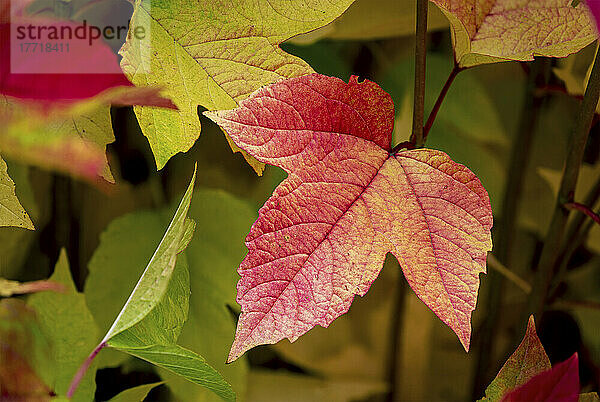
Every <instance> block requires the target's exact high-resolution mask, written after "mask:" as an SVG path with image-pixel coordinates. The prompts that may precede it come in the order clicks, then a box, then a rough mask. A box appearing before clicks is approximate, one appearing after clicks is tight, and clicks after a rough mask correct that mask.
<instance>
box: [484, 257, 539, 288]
mask: <svg viewBox="0 0 600 402" xmlns="http://www.w3.org/2000/svg"><path fill="white" fill-rule="evenodd" d="M487 263H488V266H489V267H490V268H492V269H493V270H494V271H496V272H498V273H499V274H500V275H502V276H504V277H505V278H506V279H508V280H509V281H511V282H512V283H514V284H515V285H517V286H518V287H519V288H520V289H521V290H522V291H523V292H525V293H526V294H530V293H531V285H530V284H529V283H528V282H527V281H526V280H525V279H523V278H521V277H520V276H519V275H517V274H515V273H514V272H513V271H511V270H510V269H508V268H506V267H505V266H504V265H503V264H502V263H501V262H500V261H498V259H497V258H496V257H495V256H494V255H493V254H488V256H487Z"/></svg>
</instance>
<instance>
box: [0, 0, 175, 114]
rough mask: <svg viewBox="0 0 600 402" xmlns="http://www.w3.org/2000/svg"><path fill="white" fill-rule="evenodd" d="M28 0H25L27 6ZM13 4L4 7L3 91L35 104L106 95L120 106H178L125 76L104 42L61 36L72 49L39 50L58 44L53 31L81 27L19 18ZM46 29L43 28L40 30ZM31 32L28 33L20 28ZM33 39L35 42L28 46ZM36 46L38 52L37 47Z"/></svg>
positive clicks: (0, 44)
mask: <svg viewBox="0 0 600 402" xmlns="http://www.w3.org/2000/svg"><path fill="white" fill-rule="evenodd" d="M25 3H26V2H24V4H25ZM9 12H10V7H9V6H6V5H5V6H3V7H2V8H0V94H3V95H6V96H11V97H14V98H18V99H22V100H30V101H35V102H36V103H37V104H39V105H42V106H45V107H46V108H50V106H60V107H68V106H70V105H71V104H73V103H74V102H76V101H79V100H83V99H87V98H92V97H95V96H97V95H99V94H101V93H104V92H105V91H107V90H110V89H118V91H116V92H112V93H109V94H107V93H104V94H103V100H106V101H108V102H110V103H114V104H119V105H144V106H156V107H166V108H171V109H176V106H175V105H174V104H173V102H172V101H171V100H169V99H166V98H163V97H162V96H160V94H159V89H157V88H136V87H134V85H133V84H132V83H131V82H130V81H129V80H128V79H127V77H125V75H124V74H123V71H122V70H121V67H120V66H119V62H118V59H117V55H115V54H114V53H113V52H112V50H111V48H110V47H109V46H108V45H107V44H106V43H105V42H104V41H102V40H94V41H91V42H90V40H89V39H88V38H87V37H86V38H85V39H80V38H77V37H75V36H73V37H71V38H70V39H68V40H63V41H62V45H61V46H63V48H65V47H66V46H69V51H58V50H57V51H47V50H46V51H40V50H41V49H40V46H41V45H40V43H44V44H46V43H50V44H52V43H54V42H56V40H55V39H56V38H53V37H51V35H52V33H51V32H53V31H52V30H56V32H62V30H63V29H70V30H72V31H75V30H76V29H77V28H82V25H78V24H76V23H74V22H70V21H59V20H51V19H48V18H44V19H40V18H31V17H28V16H23V15H21V13H20V14H19V15H18V16H15V17H13V18H11V16H10V15H9ZM11 26H12V27H13V29H14V28H15V26H17V27H33V28H32V29H33V31H32V32H33V35H38V34H41V35H42V36H41V37H39V38H37V36H36V38H37V39H36V40H35V41H34V40H33V39H30V38H28V37H26V38H25V39H20V37H19V36H18V35H14V33H13V35H14V36H11ZM37 28H43V31H37ZM21 32H29V31H21ZM53 39H54V40H53ZM32 42H35V43H34V44H30V43H32ZM34 45H35V46H36V48H35V49H36V50H35V51H34V48H33V46H34Z"/></svg>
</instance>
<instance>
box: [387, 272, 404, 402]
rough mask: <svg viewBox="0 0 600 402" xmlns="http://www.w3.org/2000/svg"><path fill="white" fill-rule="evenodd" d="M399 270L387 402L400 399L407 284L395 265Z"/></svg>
mask: <svg viewBox="0 0 600 402" xmlns="http://www.w3.org/2000/svg"><path fill="white" fill-rule="evenodd" d="M396 265H397V267H395V268H398V269H399V271H400V272H399V273H398V280H397V281H396V283H397V288H396V300H395V303H394V305H393V306H392V314H393V315H392V317H391V335H390V342H391V347H390V356H391V357H390V366H389V369H388V382H389V384H390V392H389V393H388V397H387V401H388V402H392V401H397V400H399V398H400V391H401V390H400V380H401V373H400V371H401V370H400V366H401V365H402V361H401V360H402V350H401V349H402V348H401V343H402V324H403V317H404V309H405V304H406V291H407V289H408V283H407V282H406V279H405V278H404V275H403V274H402V268H401V267H400V264H396Z"/></svg>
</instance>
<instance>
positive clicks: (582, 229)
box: [549, 177, 600, 294]
mask: <svg viewBox="0 0 600 402" xmlns="http://www.w3.org/2000/svg"><path fill="white" fill-rule="evenodd" d="M598 199H600V177H598V179H597V180H596V183H595V184H594V185H593V186H592V188H591V189H590V190H589V192H588V194H587V195H586V196H585V199H584V203H585V204H586V205H595V204H596V202H597V201H598ZM585 218H586V215H584V214H576V215H575V216H574V217H573V220H572V221H571V224H570V225H569V228H568V229H567V236H566V238H565V241H564V242H563V246H562V249H563V250H564V251H563V252H562V253H561V257H560V259H559V261H557V263H556V265H557V266H558V269H555V272H556V274H555V275H554V279H553V283H552V287H551V289H552V290H551V291H550V292H549V294H552V293H554V291H555V290H556V289H557V288H558V285H559V284H560V282H561V281H562V279H563V278H564V276H565V274H566V272H567V265H568V264H569V261H570V260H571V257H572V256H573V253H574V252H575V250H577V249H578V248H579V246H581V245H582V244H583V242H584V241H585V239H586V237H587V234H588V233H589V231H590V230H591V229H592V226H593V224H594V222H593V221H590V222H589V223H588V224H587V225H585V224H584V220H585Z"/></svg>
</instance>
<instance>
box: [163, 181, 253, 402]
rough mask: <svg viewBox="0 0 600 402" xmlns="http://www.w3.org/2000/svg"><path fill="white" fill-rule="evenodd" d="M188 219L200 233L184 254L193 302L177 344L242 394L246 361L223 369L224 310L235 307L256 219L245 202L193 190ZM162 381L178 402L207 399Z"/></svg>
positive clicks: (227, 339) (230, 330)
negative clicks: (249, 234)
mask: <svg viewBox="0 0 600 402" xmlns="http://www.w3.org/2000/svg"><path fill="white" fill-rule="evenodd" d="M189 215H190V217H192V218H193V219H194V220H196V221H197V222H198V231H197V233H196V235H195V236H194V238H193V239H192V241H191V242H190V245H189V246H188V248H187V249H186V255H187V258H188V262H189V266H190V269H191V291H192V292H191V299H190V312H189V318H188V321H187V322H186V323H185V326H184V328H183V331H182V333H181V337H180V339H179V340H180V344H181V345H183V346H185V347H187V348H189V349H192V350H194V351H196V352H198V353H200V354H201V355H202V356H203V357H204V358H206V360H207V361H208V362H209V363H210V364H211V365H212V366H213V367H215V368H216V369H217V370H218V371H219V372H220V373H221V374H222V375H223V376H224V377H225V378H226V379H227V381H228V382H229V383H230V384H231V385H232V386H233V388H234V390H235V391H236V393H237V394H238V395H244V394H245V392H246V385H247V374H248V368H247V362H246V359H245V358H244V359H241V360H240V361H236V362H234V363H232V364H225V359H224V357H225V356H227V354H228V353H229V348H230V346H231V341H232V339H233V334H234V332H235V323H234V320H233V319H232V317H231V313H230V311H229V309H228V307H227V306H234V307H235V308H238V307H237V303H236V301H235V293H236V292H235V284H236V282H237V280H238V274H237V272H236V267H237V266H239V264H240V262H241V261H242V259H243V257H244V255H245V254H246V247H245V245H244V238H245V236H246V233H247V231H248V228H249V227H250V226H251V225H252V222H254V220H255V219H256V210H255V208H254V207H253V206H251V205H250V204H249V203H247V202H245V201H242V200H240V199H238V198H235V197H233V196H231V195H229V194H228V193H226V192H224V191H220V190H210V189H197V190H196V192H195V194H194V200H193V202H192V205H191V207H190V212H189ZM161 376H162V377H163V379H165V380H167V381H168V383H169V384H172V386H171V389H172V392H173V393H174V394H175V396H176V398H177V399H179V400H185V399H193V400H202V401H206V400H211V397H210V395H208V393H207V392H206V391H205V390H203V389H201V388H198V387H193V386H191V385H190V384H189V383H186V382H185V381H181V380H180V379H178V378H176V377H175V376H173V375H169V374H168V373H161Z"/></svg>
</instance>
